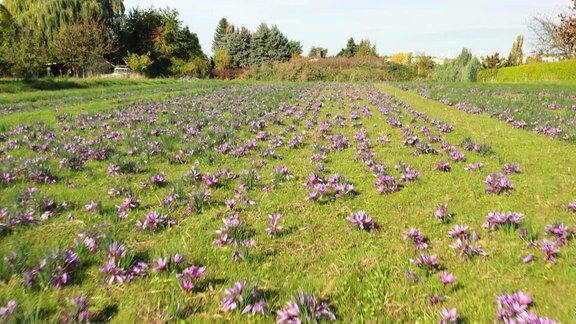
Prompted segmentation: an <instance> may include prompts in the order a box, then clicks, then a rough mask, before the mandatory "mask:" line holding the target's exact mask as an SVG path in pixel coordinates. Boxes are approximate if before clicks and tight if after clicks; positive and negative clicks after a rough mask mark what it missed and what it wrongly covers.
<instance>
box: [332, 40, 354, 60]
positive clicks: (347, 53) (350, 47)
mask: <svg viewBox="0 0 576 324" xmlns="http://www.w3.org/2000/svg"><path fill="white" fill-rule="evenodd" d="M357 52H358V45H356V43H355V42H354V38H352V37H350V38H349V39H348V42H347V43H346V48H343V49H342V50H340V52H339V53H338V54H336V56H341V57H354V56H355V55H356V53H357Z"/></svg>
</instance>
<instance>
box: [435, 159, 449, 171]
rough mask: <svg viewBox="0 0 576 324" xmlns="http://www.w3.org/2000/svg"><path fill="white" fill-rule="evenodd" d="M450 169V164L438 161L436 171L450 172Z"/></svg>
mask: <svg viewBox="0 0 576 324" xmlns="http://www.w3.org/2000/svg"><path fill="white" fill-rule="evenodd" d="M451 169H452V168H451V167H450V164H449V163H448V162H446V161H440V162H439V163H438V166H436V170H438V171H443V172H450V170H451Z"/></svg>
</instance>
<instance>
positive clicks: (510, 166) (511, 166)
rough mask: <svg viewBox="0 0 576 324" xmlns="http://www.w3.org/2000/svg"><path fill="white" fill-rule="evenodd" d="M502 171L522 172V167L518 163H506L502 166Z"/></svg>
mask: <svg viewBox="0 0 576 324" xmlns="http://www.w3.org/2000/svg"><path fill="white" fill-rule="evenodd" d="M502 173H504V174H512V173H522V168H520V165H519V164H518V163H506V164H504V165H503V166H502Z"/></svg>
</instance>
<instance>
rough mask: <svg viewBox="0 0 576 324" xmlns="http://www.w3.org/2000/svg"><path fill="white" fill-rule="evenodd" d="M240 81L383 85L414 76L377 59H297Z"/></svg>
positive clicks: (253, 69) (273, 64) (254, 70)
mask: <svg viewBox="0 0 576 324" xmlns="http://www.w3.org/2000/svg"><path fill="white" fill-rule="evenodd" d="M242 77H243V78H244V79H249V80H260V81H297V82H303V81H304V82H305V81H338V82H382V81H407V80H412V79H414V77H415V73H414V72H413V71H412V70H411V69H410V68H409V67H407V66H404V65H400V64H396V63H391V62H387V61H385V60H384V59H382V58H377V57H354V58H345V57H335V58H328V59H315V60H310V59H308V58H302V57H300V58H295V59H292V60H291V61H289V62H284V63H280V62H270V63H265V64H261V65H259V66H253V67H251V68H250V70H248V71H247V72H246V73H245V74H244V75H243V76H242Z"/></svg>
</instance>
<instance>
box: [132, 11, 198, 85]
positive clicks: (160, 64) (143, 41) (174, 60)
mask: <svg viewBox="0 0 576 324" xmlns="http://www.w3.org/2000/svg"><path fill="white" fill-rule="evenodd" d="M178 15H179V14H178V12H177V11H176V10H173V9H156V8H148V9H139V8H137V9H133V10H131V11H130V12H129V13H128V16H127V18H126V25H125V28H124V31H123V35H122V39H123V43H124V44H125V46H124V48H123V51H125V53H126V54H125V55H124V56H123V57H126V56H127V53H128V52H129V53H133V54H138V55H145V54H147V53H149V55H150V58H151V59H152V61H153V63H152V64H151V65H150V66H149V67H148V69H147V72H148V73H149V74H150V75H151V76H166V75H170V74H175V75H182V74H192V75H195V76H202V75H204V74H205V73H204V72H202V73H199V72H198V71H197V70H196V69H187V68H184V67H183V66H185V65H186V64H188V63H190V62H198V60H203V61H205V62H204V63H202V64H201V65H207V64H208V58H207V57H206V56H205V55H204V53H203V52H202V48H201V46H200V42H199V41H198V36H197V35H196V34H195V33H192V32H191V31H190V30H189V29H188V27H184V26H182V22H181V21H180V20H179V19H178ZM195 65H198V64H196V63H195ZM194 71H196V72H194Z"/></svg>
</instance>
